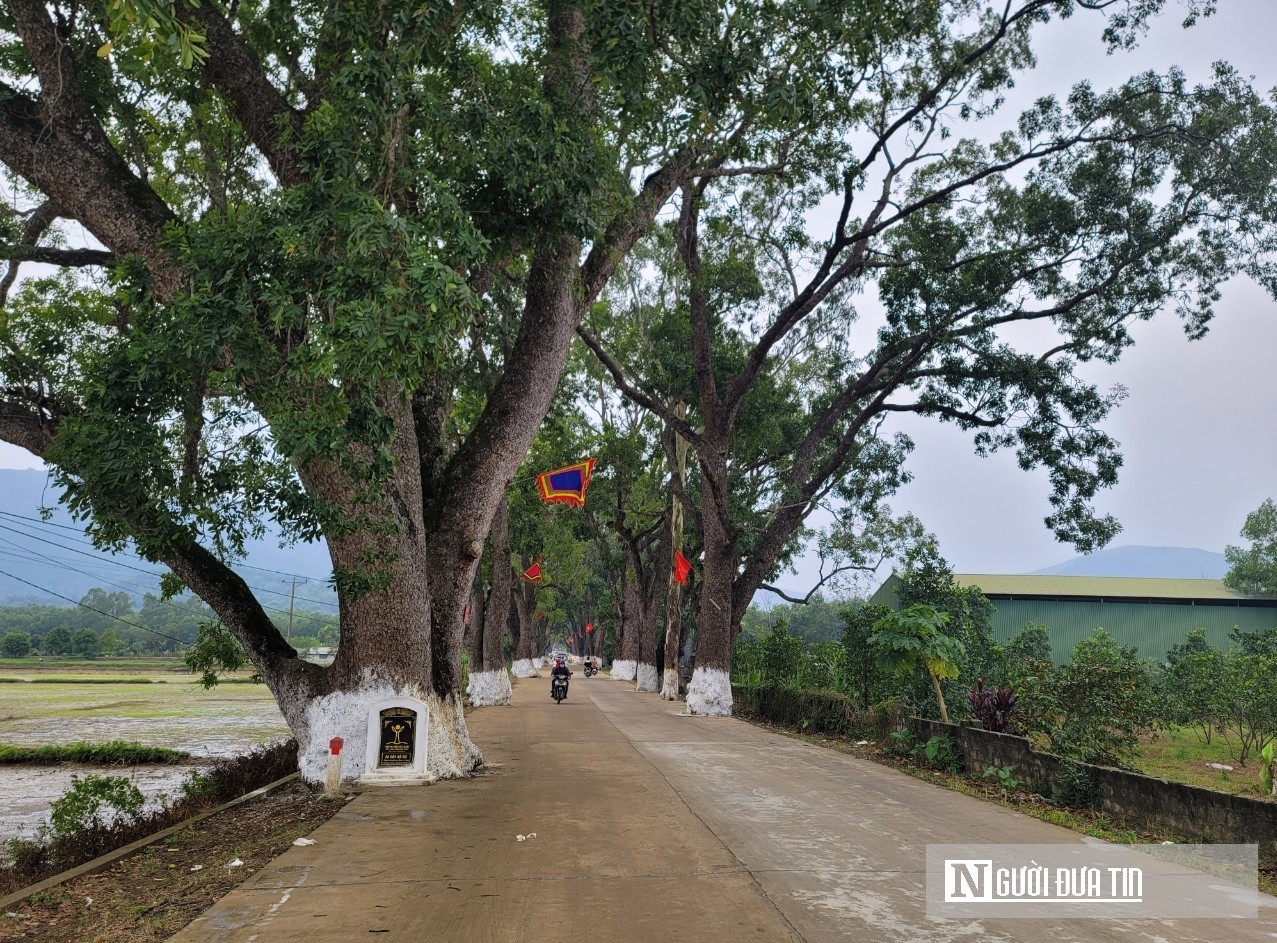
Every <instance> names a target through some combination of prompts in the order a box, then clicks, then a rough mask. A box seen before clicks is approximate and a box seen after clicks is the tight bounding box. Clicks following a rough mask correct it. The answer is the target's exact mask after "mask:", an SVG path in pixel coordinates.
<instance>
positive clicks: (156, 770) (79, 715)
mask: <svg viewBox="0 0 1277 943" xmlns="http://www.w3.org/2000/svg"><path fill="white" fill-rule="evenodd" d="M9 679H14V680H12V681H10V680H9ZM140 680H144V681H146V682H149V683H138V681H140ZM103 681H111V682H124V683H101V682H103ZM288 735H289V732H288V728H287V726H286V725H285V723H284V718H283V717H282V716H281V715H280V713H279V709H278V708H277V707H276V706H275V701H274V699H273V698H272V697H271V695H270V692H269V691H268V690H267V689H266V687H265V686H264V685H260V684H246V683H227V684H221V685H218V686H217V687H216V688H214V689H212V690H211V691H205V690H203V689H202V688H201V687H200V686H199V684H197V683H196V682H195V681H194V680H193V678H192V676H191V675H190V674H189V673H185V672H177V671H172V670H164V669H156V668H154V667H151V666H150V665H144V666H131V665H129V664H128V663H102V664H100V665H94V666H84V665H83V664H82V665H78V666H75V667H74V668H71V669H68V668H67V667H65V666H51V667H48V668H42V667H40V666H36V665H33V666H30V667H28V666H27V665H21V666H20V667H15V666H13V663H12V662H10V663H8V664H6V665H4V666H0V743H12V744H23V745H33V746H34V745H41V744H58V743H75V742H77V741H82V740H87V741H90V742H95V743H100V742H103V741H107V740H135V741H137V742H139V743H144V744H148V745H154V746H165V747H170V748H172V749H175V750H186V751H188V752H189V753H190V754H191V755H192V757H193V758H194V759H195V761H196V763H199V762H203V763H208V762H210V761H211V760H213V759H217V758H219V757H225V756H234V755H236V754H238V753H243V752H245V751H247V750H250V749H252V748H253V747H255V746H257V745H259V744H263V743H270V742H272V741H275V740H280V739H283V738H284V737H287V736H288ZM194 768H197V767H196V766H193V765H182V766H141V767H107V768H102V767H91V766H81V765H78V764H76V765H66V766H0V841H3V840H4V839H7V838H13V837H15V836H17V835H19V834H25V835H30V834H32V833H33V832H34V830H35V829H36V827H37V826H38V825H39V823H40V822H41V821H43V820H44V819H46V818H47V817H48V810H49V804H50V803H51V802H52V801H53V800H54V799H56V798H57V797H58V796H60V795H62V794H63V793H64V792H66V790H67V789H68V788H69V787H70V785H71V776H72V775H73V774H74V775H79V776H83V775H85V774H87V773H98V774H104V775H115V776H121V775H123V776H128V777H129V778H131V779H133V780H134V781H135V782H136V783H137V785H138V788H139V789H141V790H142V792H143V793H144V794H145V795H146V796H147V797H148V798H149V799H152V800H155V799H156V797H158V796H159V795H161V794H163V793H174V792H176V791H177V790H178V789H179V788H180V786H181V783H182V781H183V780H184V779H185V778H186V777H187V775H188V774H189V773H190V771H191V770H192V769H194Z"/></svg>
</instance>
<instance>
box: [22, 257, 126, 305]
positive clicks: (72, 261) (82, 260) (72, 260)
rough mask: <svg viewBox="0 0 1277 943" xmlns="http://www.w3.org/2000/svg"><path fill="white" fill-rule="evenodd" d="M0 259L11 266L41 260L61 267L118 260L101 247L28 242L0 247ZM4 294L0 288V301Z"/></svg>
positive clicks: (112, 262) (113, 262) (107, 262)
mask: <svg viewBox="0 0 1277 943" xmlns="http://www.w3.org/2000/svg"><path fill="white" fill-rule="evenodd" d="M0 259H8V260H9V261H10V262H13V263H14V266H13V268H16V267H17V263H18V262H43V263H44V264H45V265H58V266H61V267H63V268H84V267H86V266H91V265H115V264H116V263H117V262H119V261H120V258H119V256H117V255H116V254H115V253H114V252H107V251H105V250H103V249H54V248H51V247H49V246H35V245H29V244H24V245H20V246H11V247H9V248H8V249H2V248H0ZM6 278H7V276H6ZM4 295H5V292H4V291H3V290H0V303H3V301H4Z"/></svg>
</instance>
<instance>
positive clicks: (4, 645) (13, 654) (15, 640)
mask: <svg viewBox="0 0 1277 943" xmlns="http://www.w3.org/2000/svg"><path fill="white" fill-rule="evenodd" d="M0 654H2V655H4V657H5V658H26V657H27V656H28V655H30V654H31V636H30V635H28V634H27V633H26V632H6V633H5V636H4V638H3V639H0Z"/></svg>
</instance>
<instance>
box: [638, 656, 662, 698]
mask: <svg viewBox="0 0 1277 943" xmlns="http://www.w3.org/2000/svg"><path fill="white" fill-rule="evenodd" d="M660 681H661V676H660V675H659V674H658V673H657V671H656V666H655V665H648V664H644V663H643V662H639V664H638V668H637V669H635V672H634V690H635V691H651V692H656V691H659V690H660V689H661V684H660Z"/></svg>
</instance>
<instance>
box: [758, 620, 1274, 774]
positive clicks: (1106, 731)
mask: <svg viewBox="0 0 1277 943" xmlns="http://www.w3.org/2000/svg"><path fill="white" fill-rule="evenodd" d="M843 618H844V622H845V626H846V628H845V631H844V634H843V637H842V639H841V640H839V641H838V642H820V643H815V644H812V645H804V643H803V642H802V640H800V639H798V638H796V637H794V636H792V635H790V634H789V633H788V632H787V631H786V626H785V623H784V621H783V620H777V621H776V623H775V624H774V625H773V627H772V629H771V631H770V632H769V633H767V634H766V635H763V636H761V637H757V638H751V639H748V640H744V641H743V642H742V643H741V644H740V645H738V647H737V651H736V663H735V674H736V679H737V681H738V682H740V683H742V684H748V685H758V686H764V687H791V688H796V689H803V690H812V689H823V690H830V691H837V692H839V693H842V694H845V695H847V696H848V697H849V698H851V699H852V700H853V701H854V702H855V704H856V706H857V707H858V708H859V709H861V710H863V711H869V710H871V709H874V708H879V709H880V708H881V706H882V705H885V704H889V703H890V702H892V701H899V702H900V703H901V704H902V705H904V706H906V707H907V708H908V709H910V710H916V711H918V712H919V713H921V714H923V715H924V716H932V717H936V716H940V717H941V718H943V719H949V720H967V719H971V720H975V721H977V722H980V723H982V724H983V725H984V726H986V728H988V729H994V730H1000V731H1011V732H1016V733H1020V734H1022V735H1025V736H1029V737H1031V738H1033V739H1035V740H1037V741H1038V742H1039V743H1040V744H1041V745H1042V746H1044V747H1045V748H1047V749H1049V750H1051V751H1052V752H1054V753H1057V754H1059V755H1061V756H1064V757H1067V758H1071V759H1076V760H1080V761H1083V762H1088V763H1101V764H1105V765H1112V766H1118V767H1131V766H1132V765H1133V764H1134V763H1135V761H1136V759H1137V755H1138V752H1139V748H1140V738H1141V737H1143V736H1145V735H1147V734H1150V733H1152V732H1154V731H1156V730H1158V729H1159V728H1169V727H1172V726H1175V727H1183V726H1187V727H1192V728H1194V729H1196V730H1197V732H1198V733H1199V735H1200V736H1201V737H1202V738H1203V739H1204V740H1205V741H1206V742H1207V743H1209V742H1210V741H1211V739H1212V738H1214V737H1222V738H1224V739H1225V740H1226V741H1227V742H1228V744H1229V745H1230V747H1231V748H1232V750H1233V752H1234V756H1235V757H1236V759H1237V761H1238V762H1239V763H1242V764H1245V763H1246V762H1247V761H1249V760H1252V759H1253V758H1254V757H1255V756H1256V755H1257V754H1258V753H1259V752H1260V751H1262V750H1263V749H1264V747H1265V746H1267V745H1268V744H1270V743H1273V742H1274V741H1277V628H1274V629H1272V630H1270V631H1268V632H1263V633H1244V632H1240V631H1237V632H1234V634H1233V638H1232V645H1231V646H1230V648H1229V649H1228V650H1227V651H1220V650H1218V649H1213V648H1211V647H1210V646H1209V645H1207V643H1206V635H1205V631H1204V630H1194V631H1193V632H1191V633H1189V636H1188V638H1187V639H1186V640H1185V642H1184V643H1183V644H1181V645H1177V646H1175V647H1174V648H1172V649H1171V650H1170V651H1169V652H1168V653H1167V656H1166V660H1165V662H1163V663H1158V664H1152V663H1149V662H1147V661H1145V660H1143V659H1141V658H1139V657H1138V656H1137V655H1136V651H1135V649H1134V648H1132V647H1127V646H1123V645H1121V644H1119V643H1118V642H1117V641H1116V640H1115V639H1114V638H1113V637H1112V635H1110V634H1109V633H1108V632H1107V631H1105V630H1104V629H1097V630H1096V631H1095V633H1093V634H1092V635H1091V636H1089V637H1087V638H1085V639H1083V640H1082V641H1080V642H1079V643H1078V644H1077V646H1076V647H1075V648H1074V650H1073V653H1072V657H1071V659H1070V661H1069V662H1068V663H1067V664H1064V665H1059V666H1057V665H1053V664H1052V663H1051V660H1050V643H1049V638H1048V634H1047V630H1046V629H1045V628H1044V627H1042V626H1037V625H1032V624H1030V625H1029V626H1027V627H1026V628H1025V629H1024V630H1023V631H1022V632H1020V633H1019V634H1018V635H1017V636H1016V637H1015V638H1013V639H1011V640H1010V641H1009V642H1007V643H1006V644H1004V645H997V644H987V643H985V642H982V641H976V642H975V643H974V644H973V645H969V644H964V643H963V641H962V640H960V639H959V637H958V636H957V635H956V634H955V633H951V632H950V631H948V629H949V619H948V618H947V613H943V612H941V611H939V610H937V609H935V608H933V607H930V606H926V605H915V606H913V607H912V609H907V610H905V611H904V612H902V613H897V612H894V611H892V610H884V609H881V608H879V607H874V606H850V607H848V608H847V610H846V611H845V612H844V616H843ZM870 620H872V621H870ZM866 624H869V625H870V630H869V632H868V634H866V632H865V626H866ZM937 636H938V637H940V638H942V639H943V640H944V642H943V643H941V644H937V643H936V637H937ZM911 638H912V639H914V640H916V642H917V644H916V645H909V644H905V643H904V642H903V640H905V639H911Z"/></svg>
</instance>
